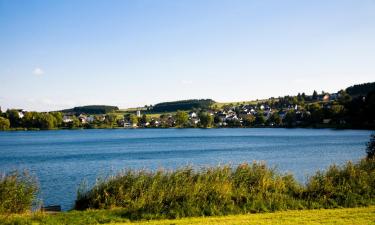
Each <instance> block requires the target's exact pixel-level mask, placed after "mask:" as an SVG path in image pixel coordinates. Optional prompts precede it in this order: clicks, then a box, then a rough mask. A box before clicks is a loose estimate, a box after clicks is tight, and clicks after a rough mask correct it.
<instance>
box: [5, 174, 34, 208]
mask: <svg viewBox="0 0 375 225" xmlns="http://www.w3.org/2000/svg"><path fill="white" fill-rule="evenodd" d="M37 192H38V185H37V182H36V180H35V179H34V177H33V176H31V175H29V173H28V172H26V171H25V172H23V173H20V172H18V171H14V172H10V173H8V174H2V175H0V213H23V212H26V211H30V210H31V209H32V206H33V205H34V204H35V203H36V194H37Z"/></svg>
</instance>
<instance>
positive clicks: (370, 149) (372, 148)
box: [366, 134, 375, 159]
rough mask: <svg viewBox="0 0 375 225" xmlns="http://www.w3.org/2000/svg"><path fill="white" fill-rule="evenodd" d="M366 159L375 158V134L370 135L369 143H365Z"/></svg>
mask: <svg viewBox="0 0 375 225" xmlns="http://www.w3.org/2000/svg"><path fill="white" fill-rule="evenodd" d="M366 153H367V158H368V159H372V158H375V134H372V135H371V138H370V141H369V142H368V143H367V148H366Z"/></svg>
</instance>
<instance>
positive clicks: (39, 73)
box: [33, 67, 44, 76]
mask: <svg viewBox="0 0 375 225" xmlns="http://www.w3.org/2000/svg"><path fill="white" fill-rule="evenodd" d="M33 74H34V75H38V76H39V75H43V74H44V70H43V69H42V68H39V67H36V68H35V69H34V70H33Z"/></svg>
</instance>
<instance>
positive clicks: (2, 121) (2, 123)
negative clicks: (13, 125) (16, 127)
mask: <svg viewBox="0 0 375 225" xmlns="http://www.w3.org/2000/svg"><path fill="white" fill-rule="evenodd" d="M9 127H10V122H9V120H8V119H7V118H4V117H0V130H7V129H9Z"/></svg>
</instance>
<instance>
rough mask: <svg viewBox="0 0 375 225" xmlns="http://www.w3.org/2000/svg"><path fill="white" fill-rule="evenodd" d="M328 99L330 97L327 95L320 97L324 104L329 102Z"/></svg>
mask: <svg viewBox="0 0 375 225" xmlns="http://www.w3.org/2000/svg"><path fill="white" fill-rule="evenodd" d="M329 97H330V95H329V94H325V95H324V96H323V97H322V100H323V101H325V102H328V101H329Z"/></svg>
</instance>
